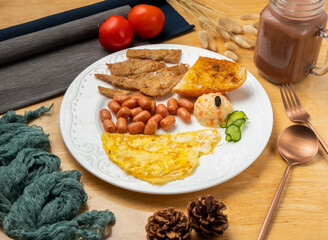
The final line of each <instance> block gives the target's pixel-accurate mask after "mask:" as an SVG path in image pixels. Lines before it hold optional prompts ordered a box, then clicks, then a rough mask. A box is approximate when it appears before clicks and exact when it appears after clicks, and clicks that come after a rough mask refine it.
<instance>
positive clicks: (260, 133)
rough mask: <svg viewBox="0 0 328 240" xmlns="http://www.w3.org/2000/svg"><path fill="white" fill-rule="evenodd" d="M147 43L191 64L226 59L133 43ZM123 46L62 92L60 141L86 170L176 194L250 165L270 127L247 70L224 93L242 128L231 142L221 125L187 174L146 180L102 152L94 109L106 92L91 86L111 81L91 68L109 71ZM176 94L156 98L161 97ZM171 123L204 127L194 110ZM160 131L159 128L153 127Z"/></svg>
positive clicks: (268, 111)
mask: <svg viewBox="0 0 328 240" xmlns="http://www.w3.org/2000/svg"><path fill="white" fill-rule="evenodd" d="M136 48H148V49H159V48H161V49H174V48H177V49H182V56H181V62H182V63H188V64H189V65H190V66H192V65H193V64H194V63H195V62H196V60H197V59H198V57H199V56H206V57H214V58H218V59H226V58H225V57H223V56H222V55H219V54H217V53H214V52H211V51H208V50H204V49H201V48H196V47H191V46H184V45H171V44H157V45H146V46H139V47H136ZM125 53H126V50H122V51H119V52H116V53H113V54H110V55H108V56H107V57H104V58H102V59H100V60H99V61H97V62H95V63H93V64H92V65H91V66H89V67H88V68H86V69H85V70H84V71H83V72H82V73H80V74H79V75H78V76H77V77H76V78H75V80H74V81H73V82H72V84H71V85H70V87H69V88H68V90H67V91H66V93H65V96H64V98H63V101H62V104H61V108H60V129H61V134H62V136H63V139H64V141H65V144H66V146H67V148H68V150H69V151H70V152H71V154H72V155H73V156H74V158H75V159H76V160H77V161H78V162H79V163H80V164H81V165H82V166H83V167H84V168H85V169H87V170H88V171H89V172H91V173H92V174H94V175H95V176H97V177H99V178H101V179H103V180H104V181H106V182H108V183H111V184H113V185H116V186H119V187H122V188H125V189H129V190H133V191H137V192H143V193H152V194H178V193H187V192H193V191H197V190H201V189H205V188H209V187H212V186H215V185H217V184H220V183H222V182H225V181H227V180H229V179H231V178H233V177H234V176H236V175H237V174H239V173H241V172H242V171H244V170H245V169H246V168H247V167H248V166H250V165H251V164H252V163H253V162H254V161H255V160H256V159H257V157H258V156H259V155H260V154H261V153H262V151H263V149H264V148H265V146H266V144H267V142H268V140H269V138H270V135H271V131H272V123H273V116H272V107H271V103H270V100H269V98H268V96H267V94H266V92H265V90H264V89H263V88H262V86H261V84H260V83H259V82H258V81H257V80H256V78H255V77H254V76H253V75H252V74H250V73H249V72H248V73H247V74H248V75H247V80H246V81H245V83H244V84H243V85H242V86H241V87H240V88H238V89H237V90H234V91H232V92H230V93H229V94H228V95H227V96H228V98H229V100H230V101H231V103H232V106H233V109H234V110H242V111H244V112H245V113H246V115H247V116H248V118H249V121H248V122H247V124H245V125H244V127H243V129H242V138H241V140H240V141H239V142H237V143H231V142H226V141H225V140H224V138H225V134H224V129H219V132H220V133H221V136H222V141H221V142H220V143H219V145H218V147H216V148H215V150H214V153H212V154H209V155H205V156H201V157H200V158H199V166H198V167H196V169H195V171H194V172H193V173H192V174H191V176H189V177H187V178H185V179H183V180H176V181H172V182H169V183H167V184H165V185H152V184H150V183H148V182H145V181H142V180H139V179H137V178H134V177H133V176H131V175H127V174H126V173H125V172H124V171H123V170H121V169H120V168H119V167H118V166H117V165H116V164H114V163H113V162H112V161H111V160H109V159H108V157H107V155H106V154H105V152H104V150H103V148H102V143H101V134H102V132H103V128H102V124H101V121H100V119H99V111H100V110H101V109H102V108H105V107H106V106H107V103H108V101H109V99H108V98H106V97H104V96H102V95H101V94H100V93H99V91H98V88H97V86H104V87H109V88H111V85H110V84H108V83H105V82H103V81H100V80H97V79H96V78H95V77H94V74H95V73H105V74H110V71H109V69H108V67H107V66H106V64H105V63H114V62H119V61H123V60H126V57H125ZM171 97H178V96H177V95H176V94H173V93H172V94H170V95H168V96H165V97H162V98H158V99H156V102H157V103H165V104H166V101H167V100H168V99H169V98H171ZM176 119H177V122H176V127H175V128H174V129H173V130H172V131H170V133H178V132H184V131H190V130H198V129H204V127H202V126H201V125H200V124H199V123H198V122H197V120H196V119H195V117H194V116H192V119H191V123H190V124H185V123H183V122H182V121H181V120H180V119H179V117H177V118H176ZM157 133H158V134H160V133H165V132H164V131H163V130H162V129H159V131H158V132H157Z"/></svg>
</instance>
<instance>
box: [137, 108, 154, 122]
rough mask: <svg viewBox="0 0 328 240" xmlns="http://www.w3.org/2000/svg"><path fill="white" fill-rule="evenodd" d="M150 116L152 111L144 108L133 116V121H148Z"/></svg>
mask: <svg viewBox="0 0 328 240" xmlns="http://www.w3.org/2000/svg"><path fill="white" fill-rule="evenodd" d="M150 117H151V116H150V113H149V112H148V111H147V110H143V111H142V112H141V113H138V114H137V115H136V116H135V117H134V118H133V122H146V121H147V120H148V119H149V118H150Z"/></svg>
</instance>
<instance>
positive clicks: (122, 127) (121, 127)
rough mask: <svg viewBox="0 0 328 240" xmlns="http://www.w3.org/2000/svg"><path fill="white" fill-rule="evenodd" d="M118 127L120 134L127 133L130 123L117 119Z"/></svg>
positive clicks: (123, 119)
mask: <svg viewBox="0 0 328 240" xmlns="http://www.w3.org/2000/svg"><path fill="white" fill-rule="evenodd" d="M116 126H117V131H118V132H119V133H126V132H127V130H128V122H127V120H126V119H125V118H122V117H120V118H119V119H117V121H116Z"/></svg>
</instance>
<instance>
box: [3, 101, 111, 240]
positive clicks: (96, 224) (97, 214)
mask: <svg viewBox="0 0 328 240" xmlns="http://www.w3.org/2000/svg"><path fill="white" fill-rule="evenodd" d="M51 107H52V106H51ZM51 107H50V108H46V107H40V108H39V109H37V110H35V111H29V112H26V113H25V115H17V114H16V113H15V112H13V111H9V112H7V113H6V114H5V115H4V116H2V117H1V118H0V223H1V224H2V225H3V229H4V231H5V233H6V234H7V235H8V236H10V237H12V238H15V239H21V240H25V239H26V240H27V239H31V240H32V239H33V240H41V239H42V240H43V239H44V240H46V239H47V240H50V239H56V240H75V239H78V238H83V239H103V238H104V234H105V228H106V226H107V224H108V223H109V222H114V221H115V217H114V214H113V213H112V212H110V211H108V210H105V211H91V212H84V213H82V214H80V215H78V216H76V215H77V213H78V212H79V211H80V209H81V208H82V206H83V204H84V203H85V202H86V200H87V194H86V193H85V191H84V189H83V186H82V184H81V182H80V178H81V172H80V171H77V170H73V171H64V172H59V169H60V159H59V158H58V157H57V156H56V155H54V154H52V153H49V152H48V150H49V148H50V141H49V135H47V134H45V133H44V132H43V130H42V128H41V127H38V126H28V125H27V124H26V123H28V122H29V121H31V120H33V119H35V118H38V117H40V116H41V115H42V113H45V112H48V111H50V109H51Z"/></svg>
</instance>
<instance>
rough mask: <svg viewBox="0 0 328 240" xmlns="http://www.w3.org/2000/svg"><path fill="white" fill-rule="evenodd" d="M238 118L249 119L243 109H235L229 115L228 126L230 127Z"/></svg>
mask: <svg viewBox="0 0 328 240" xmlns="http://www.w3.org/2000/svg"><path fill="white" fill-rule="evenodd" d="M238 119H245V120H247V116H246V114H245V113H244V112H243V111H234V112H232V113H230V114H229V115H228V120H227V123H226V126H227V127H229V126H230V125H231V124H233V123H234V122H235V121H236V120H238Z"/></svg>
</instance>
